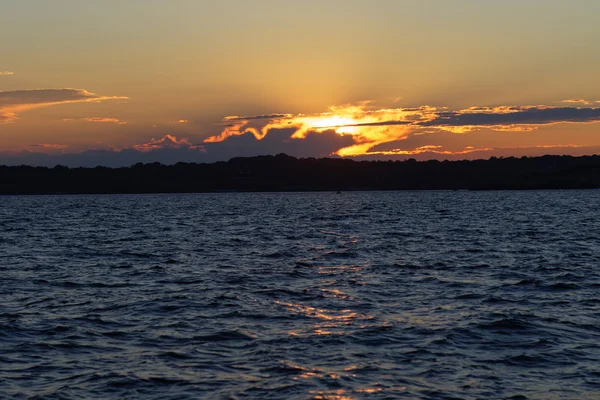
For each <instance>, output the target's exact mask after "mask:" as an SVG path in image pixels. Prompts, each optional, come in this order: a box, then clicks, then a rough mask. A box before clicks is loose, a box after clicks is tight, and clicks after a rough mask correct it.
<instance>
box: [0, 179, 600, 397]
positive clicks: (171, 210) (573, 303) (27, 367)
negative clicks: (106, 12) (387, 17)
mask: <svg viewBox="0 0 600 400" xmlns="http://www.w3.org/2000/svg"><path fill="white" fill-rule="evenodd" d="M599 216H600V190H582V191H577V190H570V191H560V190H557V191H401V192H344V193H336V192H313V193H214V194H158V195H152V194H146V195H85V196H75V195H70V196H62V195H51V196H4V197H0V398H6V399H84V398H85V399H107V398H115V399H117V398H118V399H133V398H143V399H187V398H189V399H198V398H205V399H338V400H342V399H363V398H364V399H402V398H406V399H519V400H520V399H599V398H600V219H599Z"/></svg>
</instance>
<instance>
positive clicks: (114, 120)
mask: <svg viewBox="0 0 600 400" xmlns="http://www.w3.org/2000/svg"><path fill="white" fill-rule="evenodd" d="M83 120H84V121H87V122H100V123H111V124H119V125H126V124H127V122H124V121H121V120H120V119H118V118H104V117H88V118H83Z"/></svg>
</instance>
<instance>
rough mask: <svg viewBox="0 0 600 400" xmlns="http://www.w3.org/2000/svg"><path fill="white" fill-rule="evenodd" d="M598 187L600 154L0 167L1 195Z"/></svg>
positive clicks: (251, 159) (267, 158) (282, 158)
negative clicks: (579, 155) (127, 165)
mask: <svg viewBox="0 0 600 400" xmlns="http://www.w3.org/2000/svg"><path fill="white" fill-rule="evenodd" d="M599 187H600V156H598V155H593V156H582V157H572V156H543V157H521V158H515V157H508V158H496V157H492V158H490V159H488V160H465V161H437V160H431V161H416V160H414V159H409V160H405V161H355V160H350V159H339V158H320V159H316V158H303V159H297V158H294V157H290V156H287V155H285V154H278V155H276V156H258V157H248V158H241V157H240V158H232V159H231V160H229V161H227V162H217V163H211V164H197V163H177V164H175V165H162V164H160V163H151V164H141V163H139V164H135V165H133V166H131V167H129V168H107V167H96V168H67V167H64V166H56V167H54V168H47V167H31V166H10V167H9V166H0V194H53V193H73V194H74V193H185V192H220V191H326V190H333V191H348V190H449V189H451V190H461V189H469V190H493V189H581V188H599Z"/></svg>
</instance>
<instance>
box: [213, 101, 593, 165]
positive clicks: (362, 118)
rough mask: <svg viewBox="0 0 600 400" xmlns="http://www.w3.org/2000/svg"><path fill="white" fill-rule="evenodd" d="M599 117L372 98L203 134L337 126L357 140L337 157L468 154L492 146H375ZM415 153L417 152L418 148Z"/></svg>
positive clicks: (230, 120)
mask: <svg viewBox="0 0 600 400" xmlns="http://www.w3.org/2000/svg"><path fill="white" fill-rule="evenodd" d="M598 121H600V108H580V107H554V106H546V105H537V106H496V107H482V106H476V107H469V108H466V109H462V110H456V111H453V110H449V109H447V108H445V107H432V106H421V107H416V108H389V109H386V108H379V109H378V108H375V107H373V106H372V104H371V103H370V102H362V103H359V104H356V105H345V106H332V107H330V108H329V110H328V111H327V112H324V113H320V114H311V115H306V114H296V115H292V114H268V115H258V116H246V117H239V116H228V117H225V118H224V119H223V130H222V131H221V133H220V134H219V135H215V136H211V137H209V138H207V139H205V142H206V143H218V142H222V141H225V140H227V139H228V138H231V137H233V136H240V135H244V134H248V133H250V134H252V135H253V136H254V137H255V138H256V139H257V140H262V139H263V138H265V136H267V135H268V134H269V132H270V131H272V130H281V129H293V133H292V135H291V139H298V140H300V139H305V138H306V137H307V136H308V135H309V134H310V133H322V132H325V131H331V130H333V131H334V132H335V133H336V134H338V135H339V136H344V137H350V138H351V139H352V142H353V144H351V145H349V146H345V147H342V148H340V149H338V150H337V151H336V152H335V154H337V155H339V156H360V155H366V154H374V155H381V154H389V155H393V154H420V153H424V152H431V153H437V154H467V153H469V152H475V151H487V150H488V149H487V148H485V149H465V150H462V151H461V152H458V153H457V152H450V153H447V152H446V151H445V150H441V149H436V148H434V147H432V146H429V147H427V146H425V147H424V148H421V149H416V150H415V149H413V150H410V151H409V152H407V151H408V150H401V149H398V150H391V151H386V152H377V151H373V152H372V151H371V149H373V148H375V147H376V146H378V145H381V144H385V143H390V142H395V141H401V140H404V139H406V138H408V137H410V136H413V135H420V134H423V133H425V132H427V129H429V130H431V129H435V130H441V131H447V132H451V133H457V134H460V133H467V132H472V131H477V130H483V129H486V130H493V131H499V132H529V131H533V130H535V129H538V128H539V127H540V126H544V125H550V124H557V123H592V122H598ZM415 152H417V153H415Z"/></svg>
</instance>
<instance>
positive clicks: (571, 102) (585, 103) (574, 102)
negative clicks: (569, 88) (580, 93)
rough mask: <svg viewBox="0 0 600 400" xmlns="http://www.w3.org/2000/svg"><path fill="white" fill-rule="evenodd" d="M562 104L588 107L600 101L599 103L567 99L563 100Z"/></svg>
mask: <svg viewBox="0 0 600 400" xmlns="http://www.w3.org/2000/svg"><path fill="white" fill-rule="evenodd" d="M561 103H568V104H583V105H586V106H590V105H592V104H594V103H600V100H598V101H591V100H584V99H567V100H562V101H561Z"/></svg>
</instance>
